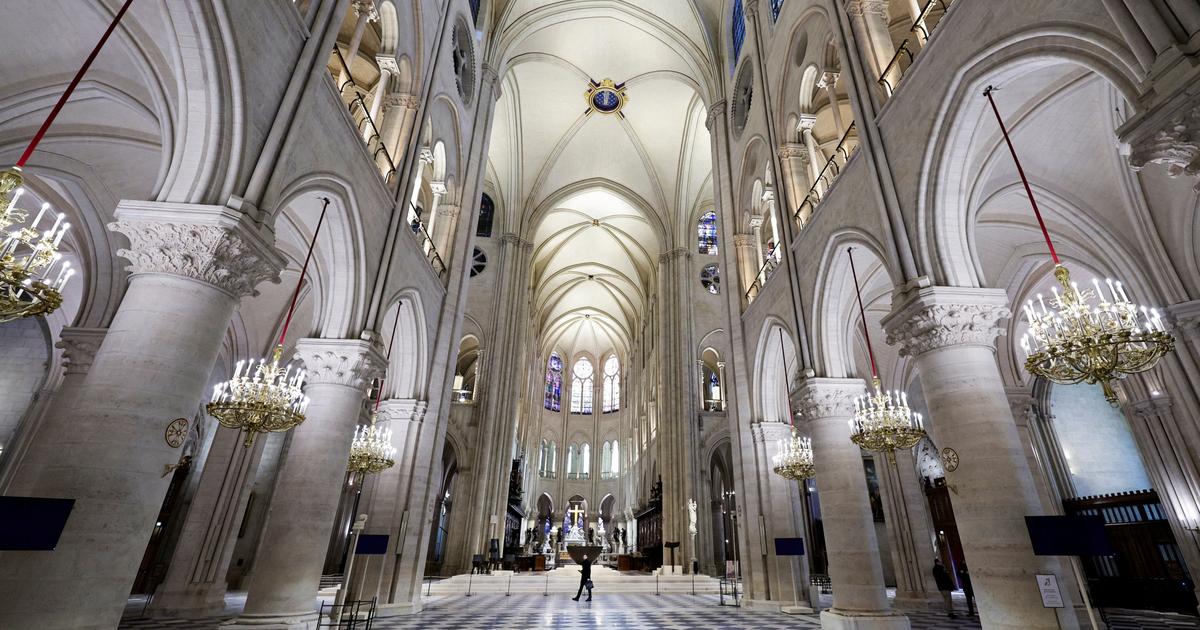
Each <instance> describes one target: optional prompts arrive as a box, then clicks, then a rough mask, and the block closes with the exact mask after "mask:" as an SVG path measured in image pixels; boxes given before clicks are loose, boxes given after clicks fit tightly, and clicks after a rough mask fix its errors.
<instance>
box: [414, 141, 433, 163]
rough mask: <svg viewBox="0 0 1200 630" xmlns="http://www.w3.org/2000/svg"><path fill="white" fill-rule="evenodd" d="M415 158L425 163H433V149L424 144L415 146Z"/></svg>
mask: <svg viewBox="0 0 1200 630" xmlns="http://www.w3.org/2000/svg"><path fill="white" fill-rule="evenodd" d="M417 159H418V160H421V161H422V162H424V163H426V164H433V149H432V148H430V146H429V145H427V144H424V145H421V146H420V147H418V148H417Z"/></svg>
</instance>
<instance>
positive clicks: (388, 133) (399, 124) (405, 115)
mask: <svg viewBox="0 0 1200 630" xmlns="http://www.w3.org/2000/svg"><path fill="white" fill-rule="evenodd" d="M419 104H420V101H419V100H418V99H417V97H415V96H413V95H412V94H387V95H385V96H384V97H383V105H382V107H381V110H380V111H382V112H383V120H382V121H381V122H380V125H381V127H380V129H379V133H380V134H382V135H383V146H385V147H387V150H388V154H389V155H391V156H392V160H393V161H397V164H396V166H397V168H399V166H400V164H399V162H398V160H399V158H400V154H401V153H402V152H403V150H404V148H405V147H407V146H408V139H409V137H411V136H412V129H413V122H414V121H415V120H416V116H417V106H418V105H419Z"/></svg>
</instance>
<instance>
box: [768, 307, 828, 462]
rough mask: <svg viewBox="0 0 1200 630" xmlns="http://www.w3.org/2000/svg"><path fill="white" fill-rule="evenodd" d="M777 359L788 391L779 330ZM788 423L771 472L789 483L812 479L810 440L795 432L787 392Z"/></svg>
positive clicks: (784, 359) (781, 337)
mask: <svg viewBox="0 0 1200 630" xmlns="http://www.w3.org/2000/svg"><path fill="white" fill-rule="evenodd" d="M779 358H780V359H782V361H783V362H782V364H781V365H783V381H784V383H785V385H784V387H785V388H788V389H789V390H790V386H789V385H788V384H787V383H788V370H787V354H785V353H784V347H783V329H782V328H780V329H779ZM787 407H788V423H789V424H791V427H792V436H791V437H790V438H788V439H786V440H784V441H783V444H782V445H781V447H780V449H779V452H778V453H776V454H775V456H774V457H772V458H771V463H772V470H774V471H775V474H776V475H779V476H780V477H783V478H784V479H788V480H791V481H800V480H802V479H812V478H813V477H816V476H817V467H816V465H815V464H814V461H813V450H812V440H811V439H809V438H807V437H802V436H801V435H800V433H799V432H798V431H797V430H796V424H795V420H794V417H793V416H792V399H791V392H790V391H789V392H788V401H787Z"/></svg>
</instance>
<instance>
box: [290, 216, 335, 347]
mask: <svg viewBox="0 0 1200 630" xmlns="http://www.w3.org/2000/svg"><path fill="white" fill-rule="evenodd" d="M321 200H322V201H324V202H325V205H323V206H321V217H320V218H319V219H317V229H315V230H313V235H312V241H310V242H309V244H308V254H307V255H305V256H304V266H303V267H301V268H300V279H299V280H297V281H296V290H295V291H294V292H292V304H291V306H288V313H287V319H285V320H283V330H282V331H280V333H279V346H280V347H282V346H283V340H284V339H286V338H287V331H288V327H289V326H291V325H292V315H294V314H295V313H296V300H298V299H300V287H302V286H304V276H305V275H307V274H308V261H310V260H312V253H313V248H315V247H316V246H317V235H318V234H320V233H321V224H322V223H325V211H326V210H328V209H329V197H322V198H321Z"/></svg>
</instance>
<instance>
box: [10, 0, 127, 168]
mask: <svg viewBox="0 0 1200 630" xmlns="http://www.w3.org/2000/svg"><path fill="white" fill-rule="evenodd" d="M131 4H133V0H125V4H124V5H122V6H121V10H120V11H117V15H116V16H115V17H113V21H112V23H111V24H109V25H108V30H106V31H104V35H103V36H101V37H100V41H98V42H96V47H95V48H93V49H92V54H90V55H88V58H87V60H86V61H84V62H83V65H82V66H80V68H79V71H78V72H76V73H75V78H74V79H71V83H70V85H68V86H67V90H66V91H65V92H63V93H62V96H60V97H59V98H58V102H57V103H55V104H54V109H52V110H50V115H49V116H47V117H46V121H45V122H43V123H42V126H41V128H40V129H38V130H37V133H35V134H34V135H33V140H31V141H30V142H29V146H27V147H25V152H24V153H22V154H21V159H19V160H17V167H18V168H20V167H22V166H25V162H27V161H28V160H29V156H31V155H33V150H34V149H36V148H37V145H38V143H39V142H41V141H42V137H43V136H45V135H46V131H47V130H49V129H50V125H51V124H52V123H53V122H54V119H55V118H56V117H58V112H59V111H61V110H62V108H63V105H66V104H67V99H69V98H71V94H72V93H73V92H74V91H75V86H77V85H79V81H80V79H82V78H83V75H84V74H86V73H87V71H88V68H90V67H92V62H93V61H95V60H96V55H99V54H100V49H101V48H103V47H104V43H105V42H107V41H108V37H109V35H112V32H113V31H114V30H116V28H117V23H118V22H120V21H121V18H122V17H124V16H125V11H126V10H128V9H129V5H131Z"/></svg>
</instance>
